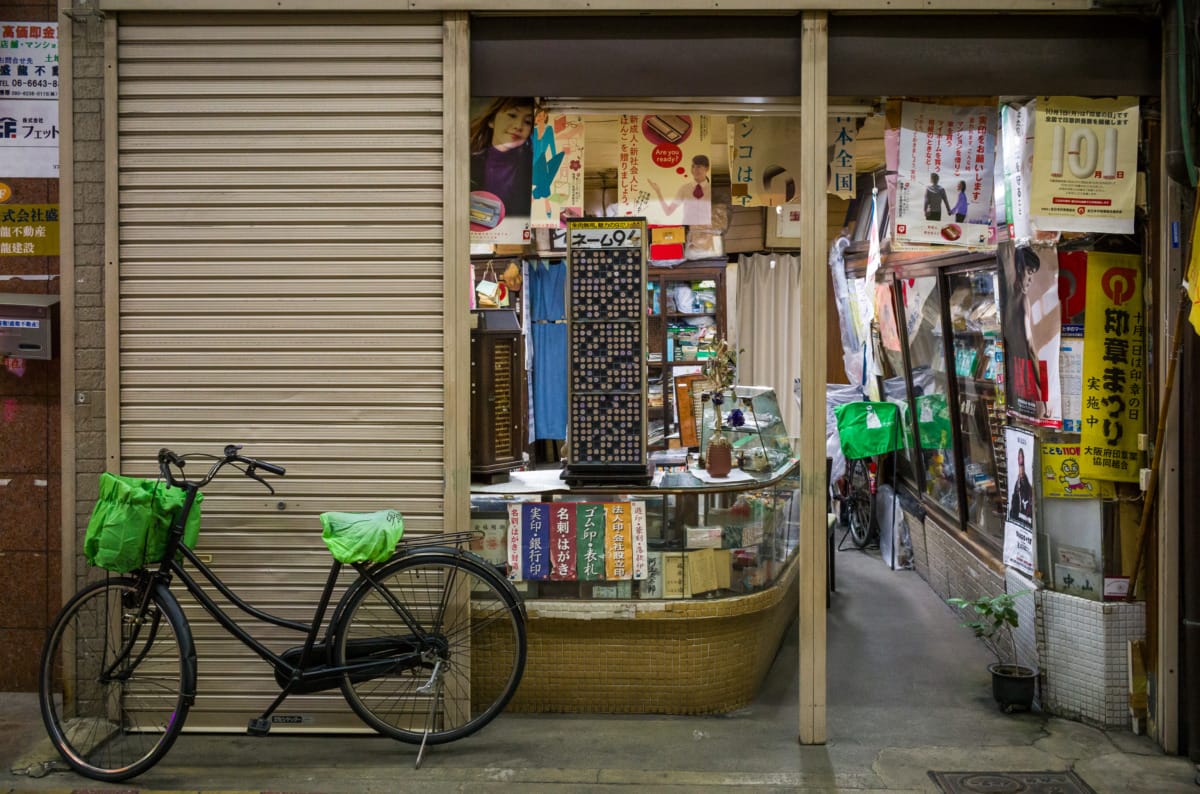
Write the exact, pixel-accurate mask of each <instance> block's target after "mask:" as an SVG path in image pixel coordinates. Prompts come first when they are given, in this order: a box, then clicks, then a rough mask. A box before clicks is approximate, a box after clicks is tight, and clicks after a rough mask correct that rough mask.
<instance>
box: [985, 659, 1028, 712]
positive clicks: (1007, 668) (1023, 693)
mask: <svg viewBox="0 0 1200 794" xmlns="http://www.w3.org/2000/svg"><path fill="white" fill-rule="evenodd" d="M988 671H989V672H991V674H992V697H994V698H995V699H996V702H997V703H999V704H1000V710H1001V711H1003V712H1004V713H1005V714H1011V713H1012V712H1014V711H1029V708H1030V706H1032V705H1033V694H1034V691H1035V690H1036V688H1037V670H1035V669H1033V668H1032V667H1025V666H1024V665H1020V664H989V665H988Z"/></svg>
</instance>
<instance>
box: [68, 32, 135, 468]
mask: <svg viewBox="0 0 1200 794" xmlns="http://www.w3.org/2000/svg"><path fill="white" fill-rule="evenodd" d="M118 57H119V53H118V51H117V20H116V18H115V17H108V18H107V19H105V20H104V99H103V100H102V102H103V107H104V142H103V146H104V458H105V469H107V470H108V471H111V472H116V473H118V474H120V473H123V472H121V234H120V217H119V215H118V213H119V211H120V194H119V183H118V181H117V179H118V178H117V166H118V164H119V162H120V158H119V149H118V143H119V141H118V132H117V129H118V127H117V59H118ZM64 151H65V150H64Z"/></svg>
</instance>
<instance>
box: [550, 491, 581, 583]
mask: <svg viewBox="0 0 1200 794" xmlns="http://www.w3.org/2000/svg"><path fill="white" fill-rule="evenodd" d="M550 555H551V564H550V578H551V579H553V580H554V581H558V582H569V581H574V580H575V505H573V504H569V503H563V502H559V503H557V504H553V505H551V506H550Z"/></svg>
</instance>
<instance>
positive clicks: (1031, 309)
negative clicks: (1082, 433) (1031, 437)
mask: <svg viewBox="0 0 1200 794" xmlns="http://www.w3.org/2000/svg"><path fill="white" fill-rule="evenodd" d="M998 254H999V257H1000V262H1001V267H1002V273H1001V276H1002V281H1003V287H1004V289H1003V299H1004V306H1003V311H1004V321H1003V328H1004V351H1005V380H1006V382H1007V385H1008V406H1009V408H1010V409H1011V410H1013V411H1014V412H1015V413H1016V414H1017V415H1018V416H1020V417H1022V418H1024V419H1026V420H1028V421H1030V422H1032V423H1034V424H1037V425H1041V426H1043V427H1062V398H1061V392H1062V388H1061V384H1060V383H1059V372H1058V369H1059V367H1058V365H1059V361H1058V357H1059V341H1060V336H1061V333H1062V319H1061V316H1062V312H1061V309H1060V306H1059V300H1058V254H1057V252H1056V251H1055V249H1054V248H1053V247H1052V246H1048V247H1045V248H1032V247H1029V246H1022V247H1019V248H1017V247H1014V246H1013V245H1012V244H1011V243H1005V244H1002V245H1001V246H1000V247H999V250H998Z"/></svg>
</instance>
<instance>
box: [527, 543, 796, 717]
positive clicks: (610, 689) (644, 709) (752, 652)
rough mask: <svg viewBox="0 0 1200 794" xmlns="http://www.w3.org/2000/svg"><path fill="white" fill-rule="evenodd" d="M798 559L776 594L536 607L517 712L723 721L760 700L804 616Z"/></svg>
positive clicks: (790, 565)
mask: <svg viewBox="0 0 1200 794" xmlns="http://www.w3.org/2000/svg"><path fill="white" fill-rule="evenodd" d="M797 575H798V565H797V562H796V557H795V556H794V555H793V558H792V560H791V562H789V563H788V564H787V567H786V569H785V571H784V573H783V574H782V575H781V576H780V577H779V578H778V580H777V581H776V583H775V585H774V586H773V587H770V588H767V589H766V590H762V591H760V592H757V593H753V594H751V595H746V596H739V597H733V598H720V599H712V600H687V601H550V600H541V601H531V602H529V603H528V608H529V622H528V629H529V656H528V660H527V662H526V667H525V676H524V678H523V679H522V681H521V686H520V688H519V689H518V690H517V694H516V696H515V697H514V698H513V700H512V702H511V703H510V704H509V706H508V711H518V712H536V713H543V712H568V713H585V712H592V713H625V714H719V713H724V712H729V711H733V710H735V709H739V708H742V707H744V706H746V705H748V704H749V703H750V701H751V700H753V698H754V695H755V694H756V693H757V691H758V689H759V686H760V685H761V684H762V681H763V678H764V677H765V676H766V674H767V670H768V668H769V667H770V665H771V661H772V659H773V658H774V657H775V653H776V651H777V650H778V649H779V644H780V642H781V641H782V639H783V634H784V632H785V631H786V630H787V627H788V625H789V624H790V623H791V621H792V620H793V619H794V618H795V617H796V614H797V610H798V593H797V586H796V577H797Z"/></svg>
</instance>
